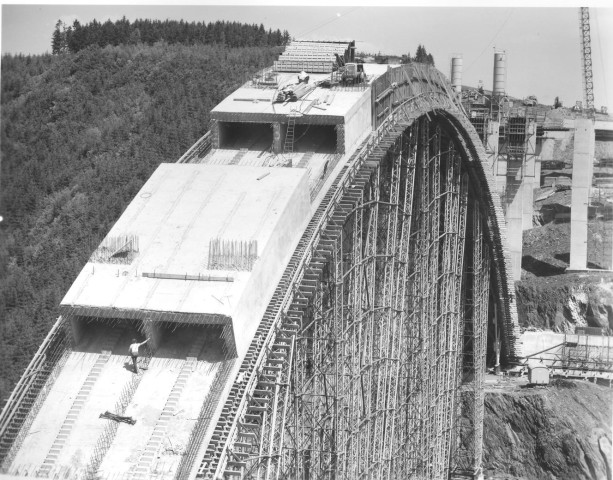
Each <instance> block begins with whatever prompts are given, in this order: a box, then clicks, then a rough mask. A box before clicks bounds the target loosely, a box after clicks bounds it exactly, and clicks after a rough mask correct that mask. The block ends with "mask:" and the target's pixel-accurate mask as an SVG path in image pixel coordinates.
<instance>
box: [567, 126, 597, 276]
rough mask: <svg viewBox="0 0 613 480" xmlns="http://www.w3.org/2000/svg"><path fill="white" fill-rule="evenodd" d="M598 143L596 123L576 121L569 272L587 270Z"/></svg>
mask: <svg viewBox="0 0 613 480" xmlns="http://www.w3.org/2000/svg"><path fill="white" fill-rule="evenodd" d="M595 142H596V139H595V136H594V122H593V121H592V120H591V119H587V118H577V119H575V146H574V152H573V181H572V201H571V211H570V265H569V267H568V269H569V270H585V269H586V268H587V220H588V219H587V214H588V212H587V207H588V202H589V195H590V186H591V185H592V170H593V167H594V148H595Z"/></svg>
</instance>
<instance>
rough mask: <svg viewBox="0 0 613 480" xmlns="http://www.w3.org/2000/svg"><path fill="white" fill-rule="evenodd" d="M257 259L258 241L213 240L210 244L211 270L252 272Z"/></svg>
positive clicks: (209, 266)
mask: <svg viewBox="0 0 613 480" xmlns="http://www.w3.org/2000/svg"><path fill="white" fill-rule="evenodd" d="M257 259H258V241H257V240H249V241H241V240H223V239H221V238H212V239H211V240H210V242H209V265H208V268H209V270H239V271H251V269H253V264H254V263H255V261H256V260H257Z"/></svg>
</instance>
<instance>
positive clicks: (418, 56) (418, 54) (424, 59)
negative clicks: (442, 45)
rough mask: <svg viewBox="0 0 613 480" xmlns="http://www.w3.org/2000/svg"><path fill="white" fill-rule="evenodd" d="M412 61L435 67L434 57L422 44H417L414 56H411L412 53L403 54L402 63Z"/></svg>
mask: <svg viewBox="0 0 613 480" xmlns="http://www.w3.org/2000/svg"><path fill="white" fill-rule="evenodd" d="M410 62H417V63H425V64H427V65H432V66H433V67H434V57H433V56H432V54H431V53H428V52H427V51H426V47H424V46H423V45H422V44H419V45H418V46H417V50H416V51H415V55H414V56H412V57H411V54H410V53H407V54H406V55H403V56H402V63H410Z"/></svg>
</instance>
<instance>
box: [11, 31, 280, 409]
mask: <svg viewBox="0 0 613 480" xmlns="http://www.w3.org/2000/svg"><path fill="white" fill-rule="evenodd" d="M279 51H280V48H278V47H250V48H228V47H223V46H220V45H217V46H215V45H205V46H200V45H198V46H184V45H168V44H167V43H163V42H160V43H157V44H155V45H154V46H151V47H150V46H147V45H145V44H139V45H130V46H118V47H112V46H107V47H105V48H100V47H98V46H90V47H88V48H86V49H83V50H81V51H79V52H78V53H75V54H71V55H39V56H23V55H17V56H14V55H4V56H3V57H2V78H1V81H2V96H1V98H2V103H1V108H0V114H1V122H0V132H1V142H0V148H1V157H2V162H1V163H0V215H2V216H3V217H4V220H3V221H2V222H0V407H2V403H3V401H4V400H6V398H7V397H8V395H9V393H10V390H11V389H12V387H13V385H14V383H15V381H16V380H17V379H18V378H19V377H20V376H21V374H22V372H23V370H24V368H25V367H26V365H27V364H28V362H29V361H30V360H31V358H32V356H33V354H34V352H36V349H37V348H38V346H39V345H40V343H41V341H42V339H43V338H44V337H45V335H46V334H47V332H48V331H49V328H50V327H51V325H52V324H53V322H54V321H55V319H56V318H57V316H58V305H59V303H60V301H61V300H62V298H63V296H64V294H65V293H66V291H67V290H68V288H69V287H70V285H71V283H72V282H73V281H74V279H75V278H76V276H77V274H78V273H79V271H80V270H81V269H82V268H83V266H84V265H85V263H86V262H87V259H88V257H89V255H90V254H91V252H92V251H93V250H94V249H95V248H96V246H97V245H98V244H99V243H100V241H101V240H102V239H103V238H104V236H105V235H106V233H107V232H108V231H109V229H110V227H111V226H112V225H113V223H114V222H115V221H116V220H117V218H119V216H120V215H121V212H122V211H123V210H124V209H125V207H126V206H127V205H128V203H129V202H130V201H131V200H132V198H133V197H134V196H135V195H136V193H137V192H138V190H139V189H140V188H141V187H142V185H143V183H144V182H145V181H146V180H147V179H148V178H149V176H150V175H151V173H152V172H153V171H154V170H155V168H156V167H157V166H158V165H159V164H160V163H161V162H173V161H176V160H177V159H178V158H179V157H180V156H181V155H182V154H183V153H184V152H185V151H186V150H187V149H188V148H189V147H190V146H191V145H192V144H193V143H194V142H195V141H196V140H197V139H198V138H199V137H200V136H202V135H203V134H204V133H205V132H206V130H207V129H208V121H209V113H210V111H211V109H212V108H213V107H214V106H215V105H216V104H217V103H219V102H220V101H221V100H222V99H223V98H225V97H226V96H227V95H228V94H229V93H230V92H232V91H233V90H235V89H236V88H237V87H238V86H239V85H240V84H241V83H243V82H244V81H245V80H246V78H248V76H250V75H252V74H253V73H255V72H256V71H257V70H259V69H261V68H263V67H265V66H268V65H271V64H272V62H273V61H274V60H275V59H276V57H277V55H278V54H279Z"/></svg>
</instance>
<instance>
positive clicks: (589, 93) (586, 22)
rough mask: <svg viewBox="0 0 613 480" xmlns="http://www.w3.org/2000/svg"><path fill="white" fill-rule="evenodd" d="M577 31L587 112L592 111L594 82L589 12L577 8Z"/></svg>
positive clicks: (583, 8)
mask: <svg viewBox="0 0 613 480" xmlns="http://www.w3.org/2000/svg"><path fill="white" fill-rule="evenodd" d="M579 29H580V31H581V65H582V67H583V71H582V75H583V103H584V104H585V109H586V110H587V111H588V112H593V111H594V82H593V79H592V41H591V38H590V11H589V8H588V7H580V8H579Z"/></svg>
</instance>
